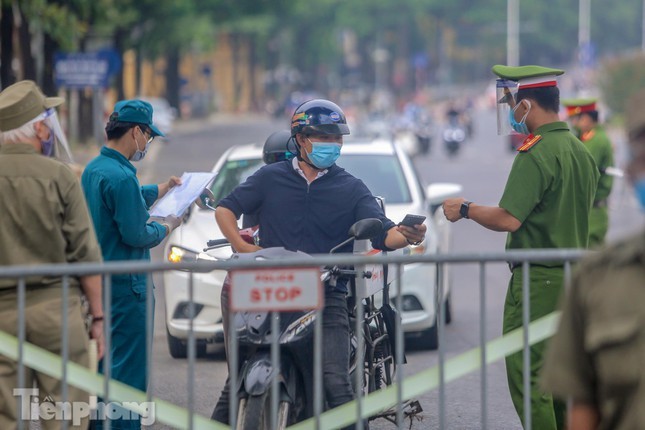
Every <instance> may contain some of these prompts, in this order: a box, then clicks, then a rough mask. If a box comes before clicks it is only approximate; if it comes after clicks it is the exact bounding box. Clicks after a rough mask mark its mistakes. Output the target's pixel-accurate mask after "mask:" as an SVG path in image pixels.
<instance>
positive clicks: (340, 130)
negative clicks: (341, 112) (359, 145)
mask: <svg viewBox="0 0 645 430" xmlns="http://www.w3.org/2000/svg"><path fill="white" fill-rule="evenodd" d="M302 133H305V134H333V135H345V134H349V126H348V125H347V124H318V125H310V126H307V127H305V128H303V129H302Z"/></svg>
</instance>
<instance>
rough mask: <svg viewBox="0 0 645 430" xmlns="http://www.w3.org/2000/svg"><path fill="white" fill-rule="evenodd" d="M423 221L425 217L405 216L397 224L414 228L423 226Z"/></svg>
mask: <svg viewBox="0 0 645 430" xmlns="http://www.w3.org/2000/svg"><path fill="white" fill-rule="evenodd" d="M425 220H426V217H424V216H423V215H413V214H407V215H406V216H405V218H403V221H401V222H400V223H399V225H404V226H406V227H412V228H414V226H415V225H421V224H423V221H425Z"/></svg>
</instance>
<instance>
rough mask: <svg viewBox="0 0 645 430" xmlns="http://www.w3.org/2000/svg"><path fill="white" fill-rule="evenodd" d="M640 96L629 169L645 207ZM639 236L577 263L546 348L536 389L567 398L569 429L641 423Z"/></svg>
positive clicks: (631, 123) (644, 299)
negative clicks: (552, 336) (538, 384)
mask: <svg viewBox="0 0 645 430" xmlns="http://www.w3.org/2000/svg"><path fill="white" fill-rule="evenodd" d="M643 98H645V91H641V92H640V93H638V94H636V95H635V96H634V97H633V98H632V99H630V101H629V103H628V106H627V110H626V117H627V129H628V132H629V144H630V149H631V154H632V159H631V160H630V163H629V167H628V175H629V178H630V181H631V182H632V184H633V185H634V190H635V191H636V197H637V198H638V201H639V203H640V205H641V208H642V209H643V210H645V111H644V110H643V109H642V107H641V105H642V103H643ZM644 279H645V231H642V232H641V233H640V234H637V235H634V237H632V238H630V239H627V240H624V241H621V242H619V243H617V244H615V245H612V246H611V247H610V248H608V249H606V250H603V251H602V252H600V253H598V254H595V255H592V256H590V257H588V258H586V259H585V260H583V261H582V262H581V263H580V265H579V266H578V268H577V270H576V271H575V272H574V276H573V282H572V285H571V288H570V289H569V290H568V292H567V296H566V298H565V300H564V305H563V309H562V319H561V321H560V327H559V328H558V331H557V333H556V335H555V336H554V338H553V339H552V340H551V342H550V343H549V348H548V351H547V358H546V363H545V366H544V373H543V375H542V380H541V382H542V385H543V386H544V388H545V389H546V390H549V391H551V392H552V393H553V395H554V396H557V397H559V398H562V399H567V398H570V399H571V400H572V402H571V405H572V407H571V409H570V410H569V423H570V425H571V428H572V429H579V430H583V429H617V430H620V429H640V428H643V426H645V408H644V407H643V406H644V405H645V366H643V353H644V351H645V324H643V322H645V307H644V306H643V303H645V285H644V283H643V280H644Z"/></svg>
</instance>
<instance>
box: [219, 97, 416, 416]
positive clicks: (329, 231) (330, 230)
mask: <svg viewBox="0 0 645 430" xmlns="http://www.w3.org/2000/svg"><path fill="white" fill-rule="evenodd" d="M347 134H349V127H348V126H347V122H346V119H345V114H344V113H343V111H342V110H341V109H340V107H338V106H337V105H336V104H334V103H332V102H330V101H328V100H323V99H314V100H309V101H307V102H305V103H303V104H301V105H300V106H298V107H297V108H296V110H295V112H294V114H293V116H292V118H291V138H292V139H293V141H294V143H295V146H294V149H296V150H297V153H296V157H295V158H293V159H291V160H285V161H282V162H277V163H273V164H270V165H267V166H264V167H262V168H261V169H260V170H258V171H257V172H256V173H255V174H253V175H252V176H251V177H249V178H248V179H247V180H246V182H244V183H243V184H241V185H239V186H238V187H237V188H235V189H234V190H233V192H231V194H229V195H228V196H227V197H226V198H224V199H222V200H221V201H220V202H219V205H218V208H217V211H216V212H215V218H216V220H217V223H218V225H219V227H220V230H221V231H222V233H223V234H224V236H225V237H226V238H227V239H228V240H229V242H230V243H231V245H232V246H233V247H234V248H235V249H236V250H237V252H243V253H244V252H254V251H257V250H259V249H261V248H260V247H258V246H256V245H251V244H249V243H247V242H245V241H244V240H243V238H242V237H241V236H240V234H239V233H238V226H237V218H239V216H240V215H241V214H243V213H254V212H259V213H260V217H259V225H260V243H261V244H262V246H263V247H265V248H268V247H284V248H286V249H288V250H291V251H303V252H306V253H308V254H324V253H329V251H330V250H331V249H332V247H334V246H335V245H337V244H338V243H341V242H343V241H344V240H345V239H347V232H348V230H349V228H350V226H351V225H352V224H354V223H355V222H356V221H358V220H361V219H365V218H378V219H380V220H381V221H382V222H383V227H384V228H383V231H382V233H381V234H380V235H379V236H378V237H376V238H375V239H374V240H373V241H372V246H374V248H377V249H382V250H393V249H398V248H403V247H405V246H408V245H409V244H418V243H420V242H421V241H423V239H424V237H425V231H426V226H425V225H417V226H415V227H410V228H407V227H404V226H399V227H397V226H396V225H395V224H394V223H393V222H392V221H391V220H389V219H388V218H386V217H385V214H384V212H383V210H382V209H381V207H380V205H379V204H378V203H377V201H376V199H375V198H374V196H373V195H372V193H371V192H370V191H369V189H368V188H367V187H366V186H365V184H364V183H363V182H362V181H360V180H359V179H357V178H355V177H354V176H352V175H351V174H349V173H348V172H346V171H345V170H344V169H343V168H341V167H339V166H337V165H336V160H337V159H338V157H339V156H340V152H341V148H342V145H343V136H344V135H347ZM352 250H353V247H352V244H351V243H350V244H348V245H346V246H344V247H343V248H342V249H341V250H340V252H346V253H352ZM227 295H228V292H226V291H224V290H223V291H222V297H223V299H222V314H223V319H224V323H225V325H226V324H227V322H228V309H227V307H228V303H226V300H225V298H226V296H227ZM346 296H347V285H346V283H345V282H341V281H339V282H338V283H337V284H336V286H335V287H331V286H326V288H325V301H324V302H325V308H324V310H323V344H324V347H323V375H324V376H323V378H324V381H325V387H324V392H325V398H326V401H327V404H328V405H329V407H331V408H333V407H336V406H339V405H341V404H343V403H346V402H348V401H350V400H352V399H353V397H354V392H353V389H352V385H351V382H350V377H349V351H350V350H349V346H350V343H349V340H350V330H349V318H348V312H347V301H346ZM226 331H227V328H226V327H225V334H226ZM228 396H229V393H228V384H227V385H226V386H225V388H224V390H223V392H222V396H221V397H220V399H219V401H218V403H217V406H216V407H215V410H214V411H213V416H212V418H213V419H216V420H218V421H220V422H224V423H228V416H229V414H228ZM350 428H353V427H350Z"/></svg>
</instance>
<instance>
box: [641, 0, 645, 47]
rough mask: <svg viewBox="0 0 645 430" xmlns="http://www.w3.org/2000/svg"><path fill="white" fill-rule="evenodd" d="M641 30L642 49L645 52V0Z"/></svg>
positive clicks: (644, 1) (644, 2) (644, 0)
mask: <svg viewBox="0 0 645 430" xmlns="http://www.w3.org/2000/svg"><path fill="white" fill-rule="evenodd" d="M641 31H642V34H641V51H643V52H645V0H643V11H642V24H641Z"/></svg>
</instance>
